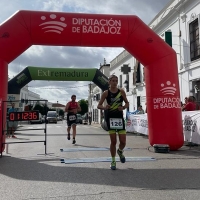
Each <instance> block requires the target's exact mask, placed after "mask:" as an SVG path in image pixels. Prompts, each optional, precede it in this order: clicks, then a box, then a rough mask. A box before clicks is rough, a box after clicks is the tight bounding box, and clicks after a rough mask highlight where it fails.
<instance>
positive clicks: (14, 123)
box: [7, 103, 17, 138]
mask: <svg viewBox="0 0 200 200" xmlns="http://www.w3.org/2000/svg"><path fill="white" fill-rule="evenodd" d="M11 106H12V107H11V108H10V109H9V110H8V114H10V113H12V112H16V111H17V110H16V108H15V103H12V104H11ZM16 129H17V121H8V136H7V137H8V138H10V134H11V135H12V138H17V137H16V136H15V135H14V133H15V130H16Z"/></svg>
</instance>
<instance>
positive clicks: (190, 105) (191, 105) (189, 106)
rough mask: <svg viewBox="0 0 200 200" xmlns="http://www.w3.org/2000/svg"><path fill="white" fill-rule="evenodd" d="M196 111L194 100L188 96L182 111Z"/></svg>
mask: <svg viewBox="0 0 200 200" xmlns="http://www.w3.org/2000/svg"><path fill="white" fill-rule="evenodd" d="M194 110H196V104H195V103H194V98H193V97H192V96H189V97H188V99H187V103H186V105H183V107H182V111H194Z"/></svg>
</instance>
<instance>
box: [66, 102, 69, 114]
mask: <svg viewBox="0 0 200 200" xmlns="http://www.w3.org/2000/svg"><path fill="white" fill-rule="evenodd" d="M65 112H69V102H68V103H67V104H66V106H65Z"/></svg>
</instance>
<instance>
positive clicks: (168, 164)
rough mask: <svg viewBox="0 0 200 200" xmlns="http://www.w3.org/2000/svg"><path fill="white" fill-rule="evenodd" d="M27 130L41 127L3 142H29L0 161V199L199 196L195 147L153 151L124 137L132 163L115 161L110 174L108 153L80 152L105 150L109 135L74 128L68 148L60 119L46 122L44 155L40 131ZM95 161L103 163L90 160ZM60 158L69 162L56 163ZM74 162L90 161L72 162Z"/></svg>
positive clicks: (199, 150) (12, 147)
mask: <svg viewBox="0 0 200 200" xmlns="http://www.w3.org/2000/svg"><path fill="white" fill-rule="evenodd" d="M25 129H26V130H25ZM31 129H44V124H31V125H30V124H23V126H22V127H19V128H18V131H17V132H16V136H17V139H12V138H10V139H6V142H29V143H16V144H9V145H8V148H6V149H5V152H3V157H2V158H0V180H1V184H0V199H1V200H3V199H6V200H19V199H23V200H27V199H31V200H32V199H34V200H40V199H45V200H46V199H47V200H49V199H50V200H55V199H56V200H57V199H58V200H66V199H67V200H79V199H80V200H90V199H91V200H96V199H101V200H102V199H103V200H108V199H110V200H111V199H112V200H115V199H116V200H118V199H121V200H129V199H130V200H134V199H136V200H147V199H148V200H151V199H152V200H161V199H162V200H171V199H172V200H184V199H185V200H192V199H199V198H200V169H199V168H200V147H192V148H189V147H187V146H183V147H182V148H181V149H180V150H179V151H175V152H170V153H155V152H154V149H153V148H152V147H149V141H148V138H147V137H145V136H139V135H137V134H132V133H128V134H127V146H126V147H127V148H129V150H127V151H125V152H124V154H125V156H126V157H130V158H133V161H129V162H126V163H124V164H122V163H120V162H117V170H115V171H112V170H111V169H110V168H109V166H110V162H106V158H107V159H109V158H110V152H109V151H108V150H98V151H96V150H93V151H85V150H84V149H87V150H88V148H91V149H94V148H102V149H105V148H108V147H109V145H110V141H109V136H108V134H107V132H105V131H104V130H103V129H101V128H100V127H99V126H98V125H91V126H90V125H78V126H77V138H76V140H77V143H76V145H73V144H72V141H71V140H70V141H68V140H67V134H66V123H65V122H64V121H63V122H59V123H58V124H48V125H47V137H46V142H47V143H46V155H45V145H44V141H45V135H44V130H31ZM31 141H43V142H35V143H30V142H31ZM74 148H80V149H82V150H80V151H74ZM60 149H65V150H71V151H66V152H61V151H60ZM99 158H105V161H100V162H92V161H94V160H95V159H96V160H98V159H99ZM145 158H154V159H153V160H145ZM61 159H64V160H67V161H72V163H70V164H65V163H61V161H60V160H61ZM75 159H78V160H80V159H81V160H84V161H85V160H86V159H87V161H88V160H91V162H90V161H88V162H86V163H77V162H76V161H75Z"/></svg>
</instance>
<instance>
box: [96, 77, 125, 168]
mask: <svg viewBox="0 0 200 200" xmlns="http://www.w3.org/2000/svg"><path fill="white" fill-rule="evenodd" d="M109 84H110V88H109V90H106V91H104V93H103V94H102V96H101V99H100V101H99V104H98V106H97V108H99V109H102V110H107V113H108V114H107V116H106V123H107V126H108V132H109V134H110V140H111V144H110V153H111V156H112V163H111V166H110V168H111V169H113V170H115V169H116V161H115V156H116V143H117V137H116V132H118V135H119V141H120V144H119V148H118V150H117V153H118V155H119V157H120V161H121V162H122V163H125V161H126V159H125V157H124V155H123V149H124V147H125V145H126V130H125V124H124V119H123V110H124V109H126V108H128V106H129V103H128V100H127V98H126V94H125V92H124V90H123V89H118V88H117V84H118V77H117V76H115V75H111V77H110V78H109ZM105 99H106V100H107V105H106V106H103V103H104V101H105ZM123 101H124V102H125V105H124V106H122V103H123Z"/></svg>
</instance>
